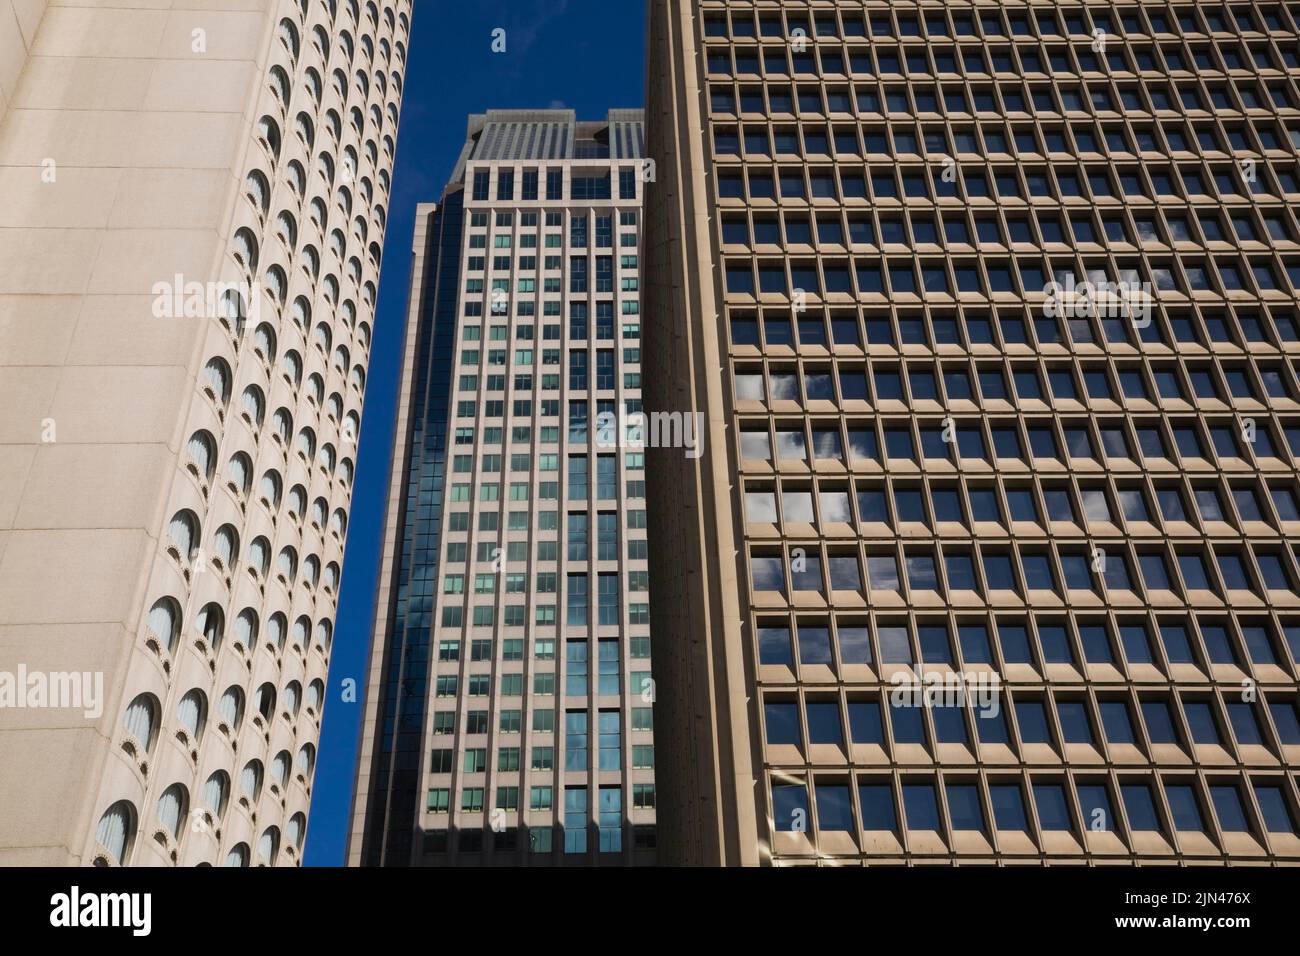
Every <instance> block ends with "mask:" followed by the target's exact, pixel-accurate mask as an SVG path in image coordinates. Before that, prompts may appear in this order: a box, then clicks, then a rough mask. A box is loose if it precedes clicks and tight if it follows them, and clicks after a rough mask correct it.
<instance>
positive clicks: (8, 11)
mask: <svg viewBox="0 0 1300 956" xmlns="http://www.w3.org/2000/svg"><path fill="white" fill-rule="evenodd" d="M46 5H47V0H0V119H3V118H4V115H5V111H6V109H7V108H8V106H9V100H10V99H12V98H13V95H14V91H15V90H16V89H17V88H18V77H19V75H21V73H22V71H23V67H24V66H26V65H27V55H28V53H29V52H30V50H31V48H32V44H33V43H34V42H35V41H36V29H37V27H38V26H39V25H40V22H41V17H42V16H43V15H44V14H45V7H46Z"/></svg>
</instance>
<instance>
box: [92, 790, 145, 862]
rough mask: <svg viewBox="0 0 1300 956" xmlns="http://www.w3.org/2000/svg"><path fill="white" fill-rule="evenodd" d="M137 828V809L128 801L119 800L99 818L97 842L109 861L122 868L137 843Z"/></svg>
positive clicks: (96, 830) (96, 833)
mask: <svg viewBox="0 0 1300 956" xmlns="http://www.w3.org/2000/svg"><path fill="white" fill-rule="evenodd" d="M135 827H136V814H135V807H133V806H132V805H131V804H130V803H129V802H128V801H126V800H119V801H117V803H115V804H113V805H112V806H111V807H109V808H108V809H107V810H105V811H104V815H103V816H102V817H100V818H99V825H98V826H97V827H95V842H96V843H98V844H99V845H100V847H102V848H103V850H104V854H105V855H106V856H107V857H108V859H109V860H111V861H112V862H113V863H115V864H117V865H118V866H121V865H122V864H123V863H125V862H126V855H127V853H129V852H130V850H131V845H132V843H134V842H135ZM97 862H98V861H97Z"/></svg>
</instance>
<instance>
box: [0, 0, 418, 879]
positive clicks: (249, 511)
mask: <svg viewBox="0 0 1300 956" xmlns="http://www.w3.org/2000/svg"><path fill="white" fill-rule="evenodd" d="M191 6H192V8H191V9H180V8H177V9H173V8H172V5H170V4H163V5H158V4H153V5H141V4H127V5H123V6H105V5H103V4H99V3H91V2H77V0H72V2H67V3H58V4H46V3H44V2H36V3H21V4H20V3H8V2H6V3H4V4H3V5H0V40H2V41H3V43H2V45H3V49H4V51H5V53H4V60H5V62H4V64H3V69H2V70H0V194H3V196H4V200H3V207H4V211H3V213H0V671H3V674H2V675H0V701H2V702H3V706H0V766H3V767H4V771H3V773H2V774H0V863H3V864H8V865H62V866H68V865H98V866H132V865H135V866H171V865H227V866H296V865H299V864H300V863H301V861H302V847H303V842H304V838H305V834H306V826H307V813H308V806H309V802H310V799H311V793H312V785H313V779H314V772H315V765H316V757H317V751H316V748H317V741H318V738H319V734H320V721H321V716H322V709H323V707H324V704H325V687H326V680H327V673H328V667H329V661H330V653H331V646H332V639H333V622H334V617H335V605H336V602H337V599H338V593H339V580H340V574H341V572H342V562H343V553H344V545H345V541H346V536H347V526H348V516H349V513H350V507H349V506H350V502H351V494H352V479H353V475H354V473H355V464H356V439H357V434H358V429H359V428H360V424H361V413H362V408H363V400H364V394H365V383H366V370H367V365H368V361H369V354H370V344H371V336H372V330H373V323H374V309H375V296H376V289H377V285H378V281H379V267H380V258H381V252H382V249H381V247H382V243H383V238H384V227H385V221H386V211H387V205H388V195H389V188H390V176H391V172H392V164H393V156H394V150H395V141H396V137H397V124H398V110H399V107H400V104H401V97H402V75H403V72H404V70H405V65H406V52H407V43H408V35H409V30H410V16H411V7H410V4H409V2H407V0H398V2H373V0H372V2H366V0H337V2H336V0H328V2H325V0H300V2H289V0H276V2H261V0H259V2H254V3H247V2H240V3H227V2H221V0H217V2H213V3H205V4H201V5H198V6H193V5H191ZM11 53H14V54H16V55H17V56H16V59H15V58H11V57H10V54H11ZM20 675H21V676H20ZM38 686H44V687H46V688H47V689H53V688H55V687H58V688H62V690H60V691H59V693H58V694H39V695H38V694H34V693H25V692H26V691H30V690H32V689H33V688H36V687H38ZM15 687H17V688H18V690H17V694H19V695H22V699H21V700H19V699H18V697H17V695H16V694H15V693H14V690H15ZM73 688H80V689H81V690H80V699H76V700H74V699H73V697H75V696H77V695H71V696H69V694H68V693H67V692H69V691H71V690H72V689H73ZM90 698H94V699H93V700H92V699H90Z"/></svg>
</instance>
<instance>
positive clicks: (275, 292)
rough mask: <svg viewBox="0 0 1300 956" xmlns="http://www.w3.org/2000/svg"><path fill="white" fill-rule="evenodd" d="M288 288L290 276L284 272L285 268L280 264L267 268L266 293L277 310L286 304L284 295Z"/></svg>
mask: <svg viewBox="0 0 1300 956" xmlns="http://www.w3.org/2000/svg"><path fill="white" fill-rule="evenodd" d="M288 288H289V277H288V276H286V275H285V274H284V270H283V269H281V268H280V267H279V266H271V268H269V269H267V270H266V295H267V298H269V299H270V300H271V304H272V305H273V306H274V307H275V308H276V310H277V311H278V310H279V309H280V307H281V306H283V305H284V295H285V292H286V290H287V289H288Z"/></svg>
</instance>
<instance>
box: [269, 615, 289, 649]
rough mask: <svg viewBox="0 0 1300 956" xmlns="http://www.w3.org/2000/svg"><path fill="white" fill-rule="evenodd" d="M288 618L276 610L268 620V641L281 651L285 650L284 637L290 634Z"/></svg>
mask: <svg viewBox="0 0 1300 956" xmlns="http://www.w3.org/2000/svg"><path fill="white" fill-rule="evenodd" d="M288 623H289V622H288V618H286V617H285V616H284V615H283V614H282V613H280V612H279V611H276V612H275V613H274V614H272V615H271V617H270V619H269V620H268V621H267V622H266V642H267V643H268V644H270V645H271V647H273V648H274V649H275V651H276V653H279V652H280V651H282V650H284V639H285V637H286V635H287V634H288V631H289V627H288Z"/></svg>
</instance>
